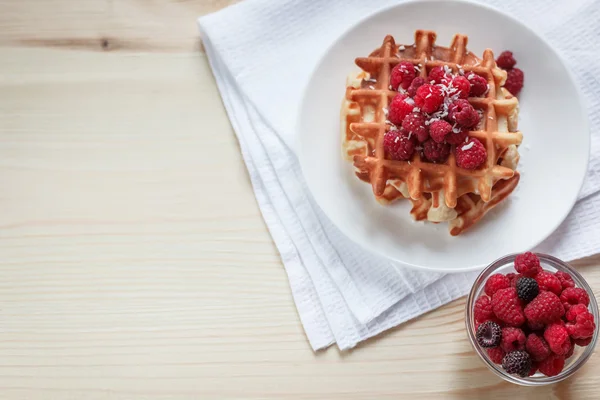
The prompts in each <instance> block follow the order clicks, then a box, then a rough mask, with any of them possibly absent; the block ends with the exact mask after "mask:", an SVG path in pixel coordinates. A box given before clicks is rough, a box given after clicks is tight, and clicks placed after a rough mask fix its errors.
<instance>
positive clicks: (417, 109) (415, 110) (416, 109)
mask: <svg viewBox="0 0 600 400" xmlns="http://www.w3.org/2000/svg"><path fill="white" fill-rule="evenodd" d="M413 112H421V109H420V108H419V107H415V108H413Z"/></svg>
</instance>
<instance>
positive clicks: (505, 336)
mask: <svg viewBox="0 0 600 400" xmlns="http://www.w3.org/2000/svg"><path fill="white" fill-rule="evenodd" d="M525 340H526V338H525V333H523V331H522V330H521V329H519V328H513V327H510V326H509V327H506V328H502V340H501V341H500V347H502V350H504V351H505V352H507V353H510V352H511V351H516V350H524V349H525Z"/></svg>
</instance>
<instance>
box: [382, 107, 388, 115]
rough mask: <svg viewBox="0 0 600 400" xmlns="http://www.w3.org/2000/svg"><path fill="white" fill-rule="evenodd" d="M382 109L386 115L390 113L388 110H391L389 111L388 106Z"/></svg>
mask: <svg viewBox="0 0 600 400" xmlns="http://www.w3.org/2000/svg"><path fill="white" fill-rule="evenodd" d="M382 110H383V113H384V114H385V115H388V112H389V111H388V109H387V108H385V107H383V108H382Z"/></svg>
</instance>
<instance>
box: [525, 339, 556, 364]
mask: <svg viewBox="0 0 600 400" xmlns="http://www.w3.org/2000/svg"><path fill="white" fill-rule="evenodd" d="M525 349H527V352H528V353H529V354H530V355H531V358H532V359H533V360H534V361H542V360H545V359H546V358H547V357H548V356H549V355H550V353H551V351H550V346H548V343H547V342H546V340H545V339H544V338H543V337H541V336H539V335H536V334H535V333H531V334H529V336H527V341H526V342H525Z"/></svg>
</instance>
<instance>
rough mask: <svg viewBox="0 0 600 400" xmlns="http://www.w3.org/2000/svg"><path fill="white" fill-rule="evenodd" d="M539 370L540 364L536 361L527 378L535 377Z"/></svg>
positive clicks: (532, 364) (533, 362) (532, 363)
mask: <svg viewBox="0 0 600 400" xmlns="http://www.w3.org/2000/svg"><path fill="white" fill-rule="evenodd" d="M537 370H538V364H537V362H535V361H532V362H531V369H530V370H529V374H528V375H527V376H533V375H535V373H536V372H537Z"/></svg>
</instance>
